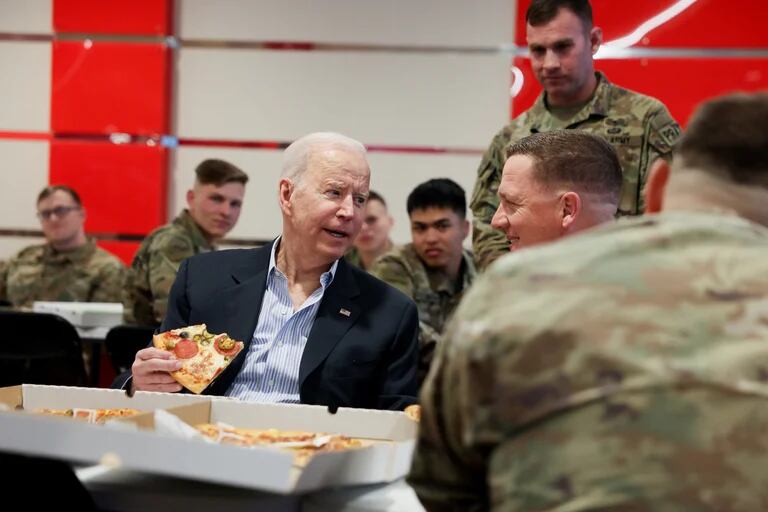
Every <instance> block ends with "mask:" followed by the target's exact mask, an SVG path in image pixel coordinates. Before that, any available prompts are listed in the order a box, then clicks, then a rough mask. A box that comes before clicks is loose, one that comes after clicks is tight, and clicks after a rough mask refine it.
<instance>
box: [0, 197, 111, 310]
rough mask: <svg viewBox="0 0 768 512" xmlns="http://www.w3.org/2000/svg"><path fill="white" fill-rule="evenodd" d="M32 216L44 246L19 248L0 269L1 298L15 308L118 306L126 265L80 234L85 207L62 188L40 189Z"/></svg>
mask: <svg viewBox="0 0 768 512" xmlns="http://www.w3.org/2000/svg"><path fill="white" fill-rule="evenodd" d="M37 216H38V218H39V219H40V225H41V227H42V229H43V235H44V236H45V240H46V243H44V244H40V245H32V246H29V247H27V248H25V249H22V250H21V252H19V253H18V254H17V255H16V256H15V257H14V258H12V259H11V260H9V261H8V262H7V264H6V265H4V266H3V268H2V269H0V300H5V301H8V302H9V303H10V304H11V305H13V306H15V307H31V306H32V303H33V302H34V301H44V300H48V301H64V302H120V298H121V293H122V290H123V286H124V283H125V266H124V265H123V263H122V262H121V261H120V260H119V259H118V258H117V257H116V256H114V255H112V254H111V253H109V252H107V251H105V250H103V249H101V248H99V247H96V241H95V240H94V239H92V238H88V237H86V235H85V229H84V227H83V224H84V222H85V208H83V205H82V203H81V201H80V196H79V195H78V194H77V192H75V191H74V190H73V189H71V188H70V187H67V186H66V185H52V186H48V187H46V188H44V189H43V190H42V192H40V194H39V195H38V196H37Z"/></svg>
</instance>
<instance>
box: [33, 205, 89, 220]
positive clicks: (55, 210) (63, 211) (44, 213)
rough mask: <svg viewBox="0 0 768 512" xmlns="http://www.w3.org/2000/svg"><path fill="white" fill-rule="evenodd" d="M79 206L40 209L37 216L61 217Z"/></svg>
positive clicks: (43, 218) (44, 218) (41, 217)
mask: <svg viewBox="0 0 768 512" xmlns="http://www.w3.org/2000/svg"><path fill="white" fill-rule="evenodd" d="M79 209H80V207H79V206H57V207H56V208H51V209H50V210H40V211H39V212H37V218H38V219H40V220H49V219H50V218H51V217H53V216H54V215H55V216H56V217H57V218H59V219H61V218H62V217H64V216H66V215H67V214H69V212H71V211H72V210H79Z"/></svg>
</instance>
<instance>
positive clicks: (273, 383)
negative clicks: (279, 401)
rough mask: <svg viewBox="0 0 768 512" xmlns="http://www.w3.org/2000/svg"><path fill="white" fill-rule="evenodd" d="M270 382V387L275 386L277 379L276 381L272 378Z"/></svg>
mask: <svg viewBox="0 0 768 512" xmlns="http://www.w3.org/2000/svg"><path fill="white" fill-rule="evenodd" d="M268 384H269V387H271V388H273V387H275V381H274V379H270V380H269V382H268Z"/></svg>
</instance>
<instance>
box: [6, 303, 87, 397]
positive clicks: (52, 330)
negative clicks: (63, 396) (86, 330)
mask: <svg viewBox="0 0 768 512" xmlns="http://www.w3.org/2000/svg"><path fill="white" fill-rule="evenodd" d="M22 383H28V384H53V385H62V386H85V385H87V378H86V373H85V364H84V363H83V349H82V345H81V343H80V336H78V334H77V331H76V330H75V328H74V326H72V324H70V323H69V322H67V321H66V320H65V319H63V318H61V317H60V316H58V315H52V314H49V313H30V312H21V311H12V310H0V386H13V385H16V384H22Z"/></svg>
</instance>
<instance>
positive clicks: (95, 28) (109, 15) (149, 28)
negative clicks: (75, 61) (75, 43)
mask: <svg viewBox="0 0 768 512" xmlns="http://www.w3.org/2000/svg"><path fill="white" fill-rule="evenodd" d="M172 3H173V2H172V0H130V1H125V0H122V1H119V0H54V2H53V30H54V31H55V32H76V33H81V34H133V35H169V34H170V33H171V28H172V26H171V25H172V12H171V6H172Z"/></svg>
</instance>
